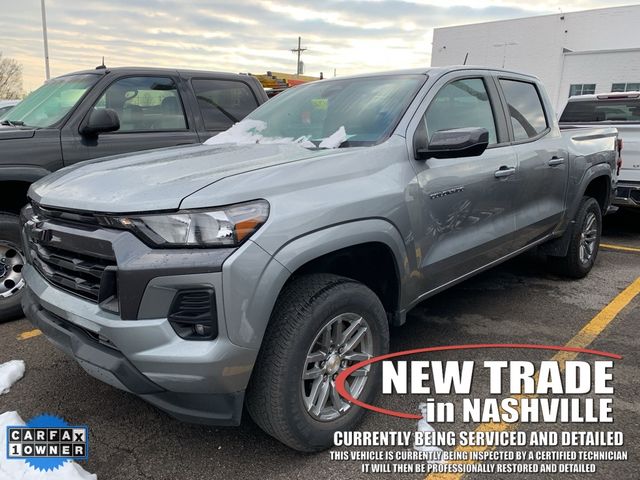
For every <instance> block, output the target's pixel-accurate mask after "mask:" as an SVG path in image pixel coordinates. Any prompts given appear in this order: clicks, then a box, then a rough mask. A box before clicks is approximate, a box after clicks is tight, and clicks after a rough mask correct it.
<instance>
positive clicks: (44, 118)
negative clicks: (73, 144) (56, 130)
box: [2, 74, 100, 128]
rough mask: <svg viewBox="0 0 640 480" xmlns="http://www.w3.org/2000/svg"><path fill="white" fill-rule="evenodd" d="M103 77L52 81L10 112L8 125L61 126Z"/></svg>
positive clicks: (66, 77)
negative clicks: (66, 116)
mask: <svg viewBox="0 0 640 480" xmlns="http://www.w3.org/2000/svg"><path fill="white" fill-rule="evenodd" d="M98 78H100V77H99V75H95V74H86V75H68V76H65V77H59V78H54V79H53V80H50V81H48V82H47V83H45V84H44V85H43V86H41V87H40V88H39V89H37V90H36V91H35V92H33V93H31V94H30V95H29V96H28V97H27V98H25V99H24V100H23V101H22V102H20V103H19V104H18V105H16V107H15V108H14V109H12V110H10V111H9V112H8V113H7V114H6V115H5V116H4V117H3V118H2V121H3V122H4V123H6V124H13V125H26V126H30V127H38V128H46V127H52V126H53V125H55V124H56V123H58V122H59V121H60V120H61V119H62V118H63V117H64V116H65V115H66V114H67V113H69V111H70V110H71V109H72V108H73V107H74V106H75V105H76V103H78V101H79V100H80V98H82V96H83V95H84V94H85V92H86V91H87V90H88V89H89V88H91V87H92V86H93V84H94V83H96V81H97V80H98Z"/></svg>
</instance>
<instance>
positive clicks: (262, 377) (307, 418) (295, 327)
mask: <svg viewBox="0 0 640 480" xmlns="http://www.w3.org/2000/svg"><path fill="white" fill-rule="evenodd" d="M388 348H389V325H388V321H387V317H386V313H385V310H384V307H383V306H382V303H381V302H380V299H379V298H378V297H377V296H376V294H375V293H373V292H372V291H371V290H370V289H369V288H367V287H366V286H365V285H363V284H361V283H358V282H356V281H354V280H351V279H348V278H344V277H339V276H336V275H328V274H312V275H305V276H302V277H300V278H298V279H295V280H293V281H291V282H290V283H289V284H288V285H287V286H286V287H285V288H284V290H283V292H282V293H281V294H280V297H279V298H278V301H277V302H276V306H275V308H274V312H273V314H272V317H271V320H270V323H269V326H268V328H267V331H266V333H265V338H264V340H263V344H262V347H261V349H260V353H259V355H258V359H257V361H256V365H255V368H254V372H253V375H252V379H251V382H250V385H249V389H248V391H247V402H246V404H247V409H248V411H249V414H250V415H251V417H252V418H253V419H254V421H255V422H256V423H257V424H258V425H259V426H260V427H261V428H262V429H263V430H265V431H266V432H267V433H268V434H270V435H271V436H273V437H275V438H276V439H278V440H280V441H281V442H282V443H284V444H285V445H288V446H289V447H291V448H294V449H296V450H299V451H304V452H314V451H319V450H323V449H325V448H328V447H330V446H331V445H332V440H333V433H334V432H335V431H337V430H351V429H353V428H354V427H355V426H356V425H357V423H358V422H359V421H360V419H361V418H362V415H363V413H364V411H363V410H362V409H361V408H359V407H357V406H354V405H352V404H350V403H349V402H347V401H346V400H344V399H343V398H342V397H340V395H339V394H338V392H337V390H336V385H335V380H336V378H337V376H338V375H339V373H340V372H341V371H343V370H344V369H346V368H348V367H350V366H352V365H354V364H356V363H358V362H361V361H363V360H367V359H369V358H371V357H374V356H378V355H382V354H384V353H386V352H387V351H388ZM378 380H379V364H373V365H369V366H367V367H365V368H363V369H360V370H358V371H357V372H355V374H354V375H351V376H350V377H349V378H348V380H347V381H346V386H347V388H348V390H349V392H350V393H351V394H352V395H353V396H354V398H357V399H359V400H362V401H364V402H366V403H372V402H374V401H375V398H376V396H377V392H378V391H379V388H378V386H379V385H378Z"/></svg>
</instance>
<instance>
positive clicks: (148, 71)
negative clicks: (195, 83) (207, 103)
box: [60, 67, 249, 77]
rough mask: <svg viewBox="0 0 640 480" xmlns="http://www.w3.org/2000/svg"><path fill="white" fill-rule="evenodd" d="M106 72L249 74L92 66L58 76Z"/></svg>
mask: <svg viewBox="0 0 640 480" xmlns="http://www.w3.org/2000/svg"><path fill="white" fill-rule="evenodd" d="M106 73H124V74H133V75H135V74H140V73H179V74H181V75H183V76H187V77H195V76H199V75H207V76H210V75H215V76H217V77H225V76H228V77H238V76H243V77H248V76H249V75H246V74H243V73H230V72H217V71H210V70H191V69H187V68H157V67H113V68H111V67H107V68H93V69H87V70H78V71H76V72H70V73H65V74H64V75H60V77H66V76H68V75H83V74H85V75H86V74H96V75H104V74H106Z"/></svg>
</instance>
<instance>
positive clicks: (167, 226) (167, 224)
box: [105, 200, 269, 247]
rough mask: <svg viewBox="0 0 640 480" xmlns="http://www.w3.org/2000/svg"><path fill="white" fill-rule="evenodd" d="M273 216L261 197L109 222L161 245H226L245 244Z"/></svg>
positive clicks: (122, 218) (149, 241)
mask: <svg viewBox="0 0 640 480" xmlns="http://www.w3.org/2000/svg"><path fill="white" fill-rule="evenodd" d="M268 216H269V203H267V202H266V201H265V200H258V201H255V202H250V203H242V204H237V205H231V206H228V207H221V208H219V209H215V210H199V211H189V212H178V213H163V214H152V215H131V216H122V217H109V218H108V219H105V220H106V222H107V223H108V224H109V226H112V227H116V228H126V229H128V230H132V231H133V232H135V233H136V234H137V235H138V236H140V237H141V238H142V239H143V240H145V241H147V243H151V244H153V245H156V246H160V247H223V246H235V245H239V244H241V243H242V242H243V241H244V240H246V239H247V238H249V237H250V236H251V235H252V234H253V233H254V232H255V231H256V230H257V229H258V228H260V226H261V225H262V224H263V223H264V222H266V221H267V217H268Z"/></svg>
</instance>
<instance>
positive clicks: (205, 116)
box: [0, 67, 267, 322]
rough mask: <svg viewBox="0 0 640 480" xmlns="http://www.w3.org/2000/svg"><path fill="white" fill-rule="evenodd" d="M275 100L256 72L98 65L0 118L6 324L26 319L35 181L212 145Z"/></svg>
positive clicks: (0, 287)
mask: <svg viewBox="0 0 640 480" xmlns="http://www.w3.org/2000/svg"><path fill="white" fill-rule="evenodd" d="M266 100H267V96H266V94H265V92H264V90H263V88H262V86H261V85H260V83H259V82H258V81H257V80H256V79H255V78H253V77H249V76H247V75H236V74H230V73H216V72H198V71H188V70H179V71H178V70H170V69H158V68H142V67H124V68H98V69H96V70H87V71H82V72H76V73H71V74H68V75H63V76H61V77H57V78H54V79H52V80H50V81H48V82H47V83H45V84H44V85H43V86H42V87H40V88H39V89H37V90H36V91H34V92H33V93H31V94H30V95H29V96H28V97H27V98H26V99H24V100H23V101H22V102H20V104H19V105H17V106H16V107H14V108H13V109H12V110H11V111H9V112H7V113H3V114H0V192H2V203H1V205H0V322H1V321H3V320H10V319H13V318H16V317H19V316H21V315H22V310H21V308H20V297H21V295H22V287H23V285H24V281H23V279H22V268H23V266H24V257H23V252H22V251H21V249H20V227H19V223H18V213H19V212H20V209H21V208H22V207H23V206H24V205H25V204H26V203H27V195H26V194H27V190H28V188H29V186H30V185H31V183H33V182H34V181H35V180H38V179H40V178H42V177H44V176H45V175H48V174H49V173H51V172H53V171H55V170H58V169H59V168H62V167H63V166H68V165H72V164H74V163H77V162H79V161H81V160H88V159H92V158H97V157H103V156H107V155H113V154H118V153H127V152H134V151H140V150H148V149H152V148H159V147H168V146H171V145H183V144H190V143H200V142H203V141H204V140H206V139H207V138H209V137H211V136H212V135H215V134H216V133H218V132H221V131H223V130H226V129H227V128H229V127H230V126H231V125H233V124H234V123H236V122H237V121H239V120H241V119H242V118H244V117H245V116H246V115H247V114H248V113H249V112H251V111H252V110H254V109H255V108H256V107H257V106H258V105H260V104H261V103H264V102H265V101H266Z"/></svg>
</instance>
